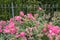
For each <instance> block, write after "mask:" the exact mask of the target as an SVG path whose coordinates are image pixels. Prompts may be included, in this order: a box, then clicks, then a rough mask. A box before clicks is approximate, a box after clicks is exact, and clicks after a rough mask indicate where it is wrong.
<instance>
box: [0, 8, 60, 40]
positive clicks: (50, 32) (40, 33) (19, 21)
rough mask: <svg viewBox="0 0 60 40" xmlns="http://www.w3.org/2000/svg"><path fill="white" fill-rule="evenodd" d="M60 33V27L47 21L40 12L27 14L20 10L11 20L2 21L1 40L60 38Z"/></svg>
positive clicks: (52, 39) (49, 39) (54, 39)
mask: <svg viewBox="0 0 60 40" xmlns="http://www.w3.org/2000/svg"><path fill="white" fill-rule="evenodd" d="M39 11H42V9H41V8H39ZM39 11H37V12H39ZM59 33H60V27H59V26H54V25H53V23H52V22H50V23H47V21H46V20H45V19H44V16H41V15H39V13H38V14H37V13H36V14H32V13H28V14H26V15H25V14H24V12H23V11H20V15H19V16H15V17H14V18H10V20H9V21H0V40H57V39H58V40H60V36H59Z"/></svg>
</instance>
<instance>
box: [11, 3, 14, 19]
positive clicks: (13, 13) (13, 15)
mask: <svg viewBox="0 0 60 40" xmlns="http://www.w3.org/2000/svg"><path fill="white" fill-rule="evenodd" d="M11 6H12V17H13V19H14V6H13V2H12V3H11Z"/></svg>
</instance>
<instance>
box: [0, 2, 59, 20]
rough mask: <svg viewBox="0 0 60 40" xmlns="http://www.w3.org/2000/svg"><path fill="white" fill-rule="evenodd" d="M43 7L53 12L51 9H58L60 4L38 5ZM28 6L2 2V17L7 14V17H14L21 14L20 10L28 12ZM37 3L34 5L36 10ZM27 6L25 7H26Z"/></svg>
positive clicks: (0, 9)
mask: <svg viewBox="0 0 60 40" xmlns="http://www.w3.org/2000/svg"><path fill="white" fill-rule="evenodd" d="M39 6H40V7H42V8H43V9H44V10H45V11H47V10H48V12H51V11H53V12H54V11H58V9H59V7H58V4H52V5H50V4H49V5H47V4H45V5H38V6H37V7H39ZM28 7H29V6H27V5H21V4H20V5H18V4H16V5H14V4H13V3H11V4H8V5H7V4H1V5H0V17H2V16H4V15H6V17H5V18H6V19H8V18H7V17H9V18H11V17H14V15H19V11H20V10H25V11H26V13H27V12H28ZM37 7H36V6H35V5H34V8H33V9H34V10H36V8H37ZM21 8H22V9H21ZM24 8H25V9H24Z"/></svg>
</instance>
